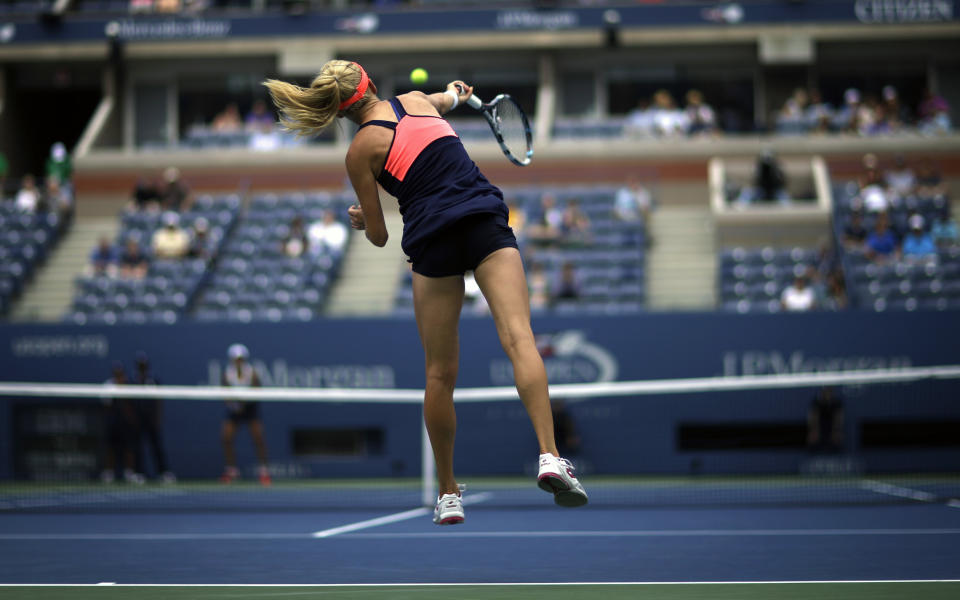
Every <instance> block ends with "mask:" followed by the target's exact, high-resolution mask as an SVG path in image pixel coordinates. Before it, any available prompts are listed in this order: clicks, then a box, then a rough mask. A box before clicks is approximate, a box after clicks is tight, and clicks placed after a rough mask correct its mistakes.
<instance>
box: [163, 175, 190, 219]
mask: <svg viewBox="0 0 960 600" xmlns="http://www.w3.org/2000/svg"><path fill="white" fill-rule="evenodd" d="M159 195H160V208H162V209H163V210H172V211H174V212H181V211H184V210H187V209H189V208H190V190H189V189H188V188H187V185H186V184H185V183H184V182H183V181H182V180H181V179H180V169H178V168H176V167H169V168H167V169H166V170H165V171H164V172H163V183H162V184H161V186H160V188H159Z"/></svg>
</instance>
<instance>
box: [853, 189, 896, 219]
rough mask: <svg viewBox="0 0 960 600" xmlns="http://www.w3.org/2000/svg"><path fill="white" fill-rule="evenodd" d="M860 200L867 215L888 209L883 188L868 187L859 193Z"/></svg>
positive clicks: (885, 191) (888, 204) (888, 200)
mask: <svg viewBox="0 0 960 600" xmlns="http://www.w3.org/2000/svg"><path fill="white" fill-rule="evenodd" d="M860 199H861V201H862V202H863V207H864V208H865V209H866V210H867V212H869V213H882V212H887V211H888V210H889V209H890V199H889V196H887V190H886V188H885V187H884V186H881V185H868V186H867V187H865V188H863V190H862V191H861V192H860Z"/></svg>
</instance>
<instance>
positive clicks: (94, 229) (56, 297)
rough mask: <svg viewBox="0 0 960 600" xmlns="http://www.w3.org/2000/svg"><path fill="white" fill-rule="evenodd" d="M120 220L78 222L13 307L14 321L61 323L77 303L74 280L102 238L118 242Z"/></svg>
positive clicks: (97, 219) (84, 220)
mask: <svg viewBox="0 0 960 600" xmlns="http://www.w3.org/2000/svg"><path fill="white" fill-rule="evenodd" d="M118 227H119V223H118V222H117V219H116V217H114V216H110V217H97V218H91V217H88V218H83V219H78V220H77V221H76V222H75V223H74V224H73V226H72V227H71V228H70V229H69V230H68V231H67V232H66V233H65V237H64V238H63V240H62V241H61V242H60V244H59V245H58V246H57V247H56V248H55V249H54V251H53V253H52V255H51V256H50V257H49V258H48V259H47V262H46V264H45V265H44V266H43V268H42V269H40V270H39V271H38V272H37V275H36V278H35V279H34V281H33V282H32V283H31V284H30V286H29V287H27V289H26V290H25V291H24V294H23V296H22V297H21V298H20V300H19V301H18V302H17V304H16V305H15V306H14V307H13V312H12V314H11V320H13V321H59V320H61V319H62V318H63V315H64V314H65V313H66V312H67V309H68V308H69V307H70V303H71V301H72V299H73V292H74V280H75V279H76V277H77V276H78V275H80V274H81V273H83V270H84V267H85V266H86V265H87V262H88V260H89V257H90V251H91V249H92V248H95V247H96V245H97V241H98V240H99V239H100V237H101V236H106V237H108V238H110V239H114V237H115V236H116V235H117V230H118Z"/></svg>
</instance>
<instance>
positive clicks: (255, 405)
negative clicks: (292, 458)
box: [220, 344, 271, 485]
mask: <svg viewBox="0 0 960 600" xmlns="http://www.w3.org/2000/svg"><path fill="white" fill-rule="evenodd" d="M227 356H228V358H229V359H230V363H229V364H228V365H227V368H226V369H224V371H223V377H222V380H221V384H222V385H223V386H226V387H235V388H257V387H260V376H259V375H257V372H256V370H255V369H254V368H253V365H251V364H250V363H249V359H250V351H249V350H247V347H246V346H244V345H243V344H232V345H231V346H230V348H228V349H227ZM226 403H227V416H226V418H225V419H224V421H223V427H222V429H221V434H220V438H221V441H222V442H223V454H224V460H225V462H226V465H225V467H224V470H223V475H222V476H221V477H220V481H221V482H223V483H232V482H233V481H235V480H236V479H237V478H238V477H240V470H239V469H238V468H237V455H236V452H235V450H234V447H233V438H234V437H235V436H236V433H237V427H239V426H240V425H242V424H244V423H246V424H247V427H249V429H250V437H252V438H253V444H254V447H255V448H256V451H257V460H258V463H259V466H258V468H257V477H258V478H259V479H260V483H261V484H262V485H270V483H271V482H270V471H269V470H268V469H267V443H266V441H265V439H264V435H263V423H262V422H261V421H260V403H259V402H250V401H248V400H227V401H226Z"/></svg>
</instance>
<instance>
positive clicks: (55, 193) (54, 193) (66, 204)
mask: <svg viewBox="0 0 960 600" xmlns="http://www.w3.org/2000/svg"><path fill="white" fill-rule="evenodd" d="M43 204H44V205H45V206H46V207H47V209H48V210H50V211H53V212H54V213H56V215H57V217H59V219H60V221H59V225H58V228H59V229H60V231H63V230H64V229H65V228H66V227H67V226H69V225H70V222H71V221H73V212H74V211H73V195H72V194H71V193H70V192H69V191H68V190H67V189H66V188H64V187H63V186H61V185H60V182H59V181H58V180H56V179H54V178H49V179H47V182H46V189H45V190H44V196H43Z"/></svg>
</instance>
